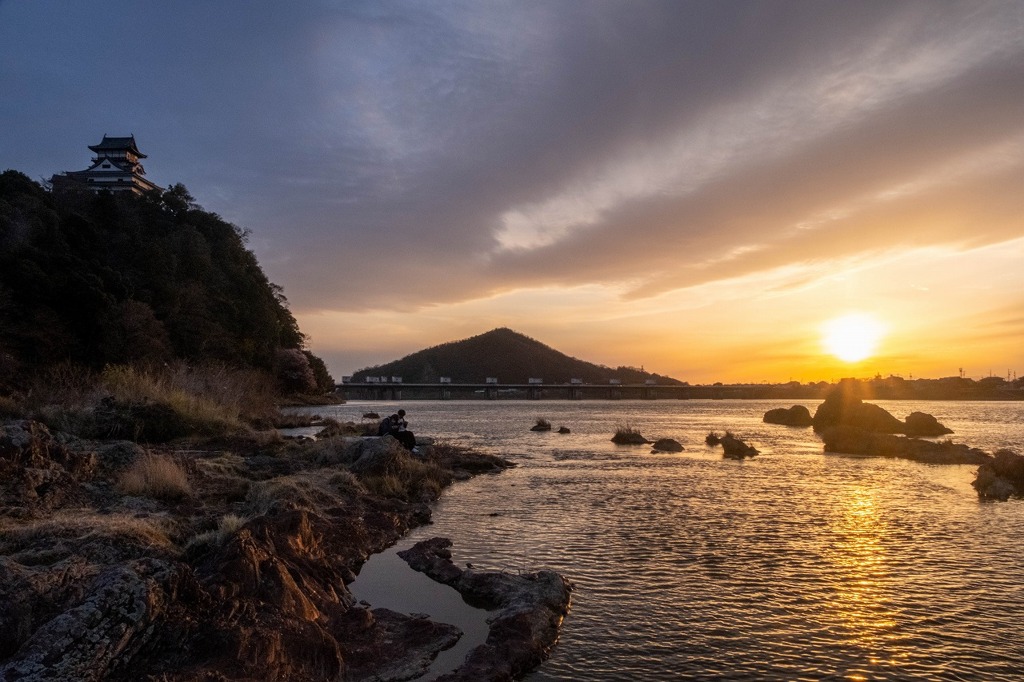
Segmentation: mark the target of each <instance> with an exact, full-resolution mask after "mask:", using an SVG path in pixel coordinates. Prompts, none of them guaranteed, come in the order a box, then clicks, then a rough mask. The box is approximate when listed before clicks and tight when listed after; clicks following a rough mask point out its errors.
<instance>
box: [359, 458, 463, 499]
mask: <svg viewBox="0 0 1024 682" xmlns="http://www.w3.org/2000/svg"><path fill="white" fill-rule="evenodd" d="M395 454H396V456H395V457H393V458H392V459H391V460H390V461H389V464H388V466H387V468H386V469H384V470H383V471H378V472H374V473H373V474H369V475H365V476H362V477H361V478H360V480H361V481H362V484H363V485H364V486H365V487H366V489H367V490H368V491H369V492H371V493H373V494H375V495H379V496H381V497H396V498H399V499H402V500H406V501H420V502H430V501H433V500H436V499H437V498H438V497H440V496H441V491H442V490H444V488H445V486H447V485H449V484H450V483H451V482H452V475H451V472H450V471H448V470H446V469H444V468H442V467H441V466H440V465H438V464H437V463H436V462H432V461H421V460H418V459H414V458H412V457H410V456H409V454H408V452H407V451H406V450H405V448H403V447H401V446H400V445H398V446H397V448H396V453H395Z"/></svg>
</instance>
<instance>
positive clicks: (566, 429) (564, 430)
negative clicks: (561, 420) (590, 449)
mask: <svg viewBox="0 0 1024 682" xmlns="http://www.w3.org/2000/svg"><path fill="white" fill-rule="evenodd" d="M558 432H559V433H571V432H570V431H569V427H567V426H559V427H558Z"/></svg>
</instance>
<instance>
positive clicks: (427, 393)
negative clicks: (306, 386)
mask: <svg viewBox="0 0 1024 682" xmlns="http://www.w3.org/2000/svg"><path fill="white" fill-rule="evenodd" d="M773 388H774V389H775V390H774V391H773V390H772V389H773ZM336 392H337V393H338V394H339V395H340V396H341V397H343V398H345V399H347V400H403V399H405V400H417V399H418V400H456V399H457V400H473V399H476V400H480V399H483V400H543V399H548V400H557V399H566V400H584V399H591V400H637V399H640V400H656V399H675V400H686V399H697V398H705V399H708V398H710V399H725V398H767V397H778V386H774V387H772V386H768V385H763V384H732V385H724V386H723V385H718V386H689V385H681V384H651V383H642V384H621V383H607V384H585V383H576V382H572V383H540V382H536V381H531V382H529V383H525V384H522V383H513V384H499V383H495V382H485V383H457V384H456V383H451V382H439V383H404V382H401V381H393V382H382V381H376V382H368V381H360V382H353V381H343V382H342V383H340V384H337V387H336Z"/></svg>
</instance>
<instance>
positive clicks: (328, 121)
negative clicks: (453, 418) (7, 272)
mask: <svg viewBox="0 0 1024 682" xmlns="http://www.w3.org/2000/svg"><path fill="white" fill-rule="evenodd" d="M1022 25H1024V7H1022V6H1021V5H1020V4H1019V3H1014V2H971V3H966V2H965V3H953V4H943V5H942V6H941V7H940V6H936V5H934V4H932V3H927V2H903V3H846V2H820V3H819V2H814V3H784V4H780V3H763V4H761V3H757V4H755V3H748V2H715V3H705V2H675V1H666V2H654V1H650V2H644V3H642V4H637V3H620V2H588V3H580V4H576V3H549V2H517V3H487V2H484V3H480V2H455V3H446V4H443V5H423V4H422V3H416V2H397V1H387V2H351V3H329V2H315V3H301V4H298V5H295V4H291V5H283V4H277V5H275V4H273V3H257V4H252V3H243V2H237V1H231V2H221V3H205V2H184V3H175V4H174V5H150V4H146V5H139V4H137V3H131V2H127V1H122V2H116V1H112V2H109V3H106V4H104V6H103V8H99V9H98V8H97V7H95V6H91V5H90V6H88V7H87V6H84V5H82V6H80V7H79V6H75V5H70V6H69V5H66V4H62V3H52V2H46V1H45V0H38V1H35V2H10V1H5V2H4V3H3V4H2V5H0V52H2V54H3V58H4V59H3V60H2V61H0V64H3V66H0V84H2V86H3V89H4V91H5V93H11V94H12V96H11V97H5V98H4V100H3V102H0V123H2V124H3V126H4V127H5V129H8V130H17V131H19V134H18V135H17V136H14V137H16V138H17V139H15V140H11V141H9V142H7V143H6V144H7V145H8V147H7V148H6V149H4V150H0V152H3V154H4V156H3V157H2V158H0V166H6V165H10V166H13V167H16V168H22V169H23V170H26V171H27V172H29V174H30V175H32V176H33V177H38V176H44V175H48V174H49V173H52V172H55V171H59V170H65V169H75V168H77V167H84V164H85V161H86V160H87V154H88V152H87V150H85V146H86V145H88V144H92V143H94V142H95V141H96V140H97V139H98V138H99V136H100V135H102V134H103V133H110V134H117V133H122V132H134V133H135V134H136V136H137V138H138V139H139V142H140V145H141V146H142V147H143V150H144V151H146V152H147V153H148V154H149V155H150V158H149V159H148V162H149V163H148V164H147V167H148V169H149V171H150V177H151V178H153V179H154V180H156V181H158V182H163V183H165V184H169V183H171V182H177V181H182V182H184V183H185V184H187V185H188V186H189V187H190V189H191V190H192V191H193V193H194V194H195V195H196V196H197V197H199V199H200V201H201V203H203V204H204V205H206V206H207V207H208V208H210V209H212V210H215V211H217V212H219V213H221V214H222V215H224V216H225V217H226V218H228V219H229V220H232V221H234V222H237V223H239V224H241V225H243V226H245V227H247V228H249V229H251V231H252V247H253V248H254V250H255V251H256V252H257V255H258V256H259V258H260V260H261V262H262V263H263V264H264V267H265V268H266V269H267V271H268V273H269V275H270V276H271V279H273V280H274V281H276V282H278V283H279V284H282V285H284V286H285V288H286V291H287V293H288V296H289V299H290V300H291V301H292V304H293V306H295V307H296V309H298V310H304V311H314V310H338V311H359V310H379V309H388V310H405V311H411V310H424V309H429V308H430V307H431V306H437V305H441V304H449V303H455V302H460V301H470V300H483V299H487V298H488V297H492V296H496V295H500V294H502V293H507V292H512V291H519V290H523V289H528V288H538V289H545V288H549V287H557V286H571V287H585V286H588V285H595V284H597V285H603V286H606V287H611V288H615V289H616V290H618V291H620V292H622V294H623V295H624V296H625V297H627V298H631V299H634V300H635V299H640V298H648V297H652V296H657V295H660V294H664V293H666V292H670V291H672V290H674V289H679V288H686V287H695V286H699V285H701V284H702V283H708V282H714V281H718V280H721V279H728V278H742V277H744V276H748V275H751V274H754V273H759V272H762V273H763V272H767V271H771V270H773V269H779V268H795V269H797V270H800V269H803V270H804V272H807V271H808V270H812V269H813V267H814V265H815V264H816V263H821V262H822V261H827V260H830V259H847V258H855V257H857V256H858V255H859V256H864V255H867V254H874V253H885V252H887V251H888V250H891V249H896V248H902V247H905V246H907V245H913V246H915V247H920V246H925V245H929V244H954V245H960V246H962V247H964V248H969V247H972V246H976V245H978V244H984V243H993V242H998V241H1000V240H1005V239H1011V238H1014V237H1016V236H1020V235H1021V234H1022V233H1024V226H1022V222H1021V218H1020V217H1019V216H1021V215H1024V212H1022V211H1021V208H1022V206H1021V199H1019V198H1018V196H1019V195H1020V192H1019V189H1015V188H1019V187H1020V186H1021V180H1022V179H1024V177H1022V169H1021V166H1020V164H1019V163H1018V160H1019V159H1020V158H1022V157H1021V155H1020V140H1021V139H1022V138H1021V136H1022V135H1024V123H1022V122H1024V116H1022V114H1024V67H1022V65H1024V54H1022V52H1024V45H1022V44H1021V43H1020V40H1019V36H1020V32H1021V27H1022ZM108 33H109V34H116V35H117V36H118V38H117V40H111V41H107V40H96V36H98V35H105V34H108ZM124 55H130V56H131V58H130V59H125V58H124ZM61 112H63V113H61ZM68 112H71V113H68Z"/></svg>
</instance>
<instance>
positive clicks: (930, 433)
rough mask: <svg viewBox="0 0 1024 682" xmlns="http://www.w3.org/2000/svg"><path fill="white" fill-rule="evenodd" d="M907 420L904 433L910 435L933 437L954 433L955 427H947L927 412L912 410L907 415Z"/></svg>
mask: <svg viewBox="0 0 1024 682" xmlns="http://www.w3.org/2000/svg"><path fill="white" fill-rule="evenodd" d="M905 422H906V429H905V430H904V433H905V434H906V435H908V436H917V437H919V438H931V437H935V436H945V435H946V434H948V433H953V429H949V428H946V427H945V426H944V425H942V424H940V423H939V420H938V419H936V418H935V417H933V416H932V415H930V414H928V413H927V412H911V413H910V414H908V415H907V418H906V420H905Z"/></svg>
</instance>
